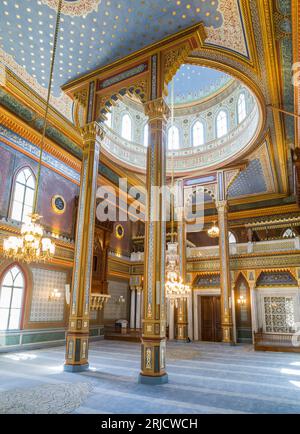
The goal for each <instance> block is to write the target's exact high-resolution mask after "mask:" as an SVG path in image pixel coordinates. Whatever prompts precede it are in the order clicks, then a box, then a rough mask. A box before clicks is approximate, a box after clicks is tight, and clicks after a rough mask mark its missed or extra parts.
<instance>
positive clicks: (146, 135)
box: [144, 124, 149, 147]
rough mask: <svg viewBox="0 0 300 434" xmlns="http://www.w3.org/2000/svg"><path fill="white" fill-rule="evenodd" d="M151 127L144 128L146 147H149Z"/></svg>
mask: <svg viewBox="0 0 300 434" xmlns="http://www.w3.org/2000/svg"><path fill="white" fill-rule="evenodd" d="M148 135H149V125H148V124H146V125H145V126H144V146H146V147H147V146H148Z"/></svg>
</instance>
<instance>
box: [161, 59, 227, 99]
mask: <svg viewBox="0 0 300 434" xmlns="http://www.w3.org/2000/svg"><path fill="white" fill-rule="evenodd" d="M231 79H232V77H230V76H229V75H227V74H225V73H224V72H221V71H218V70H216V69H212V68H206V67H203V66H197V65H182V66H181V67H180V68H179V70H178V71H177V73H176V75H175V77H174V84H173V86H174V103H175V104H182V103H188V102H193V101H197V100H201V99H203V98H206V97H208V96H210V95H212V94H213V93H215V92H216V91H218V90H219V89H221V88H222V87H224V86H225V85H226V84H227V83H228V82H229V81H230V80H231ZM168 91H169V95H168V102H169V103H170V102H171V100H172V97H171V93H172V84H171V83H169V87H168Z"/></svg>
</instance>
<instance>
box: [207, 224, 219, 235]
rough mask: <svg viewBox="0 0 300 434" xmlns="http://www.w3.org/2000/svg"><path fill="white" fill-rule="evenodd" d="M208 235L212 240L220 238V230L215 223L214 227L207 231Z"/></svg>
mask: <svg viewBox="0 0 300 434" xmlns="http://www.w3.org/2000/svg"><path fill="white" fill-rule="evenodd" d="M207 234H208V236H209V237H210V238H218V236H219V235H220V229H219V227H218V226H216V222H214V223H213V225H212V227H211V228H209V229H208V230H207Z"/></svg>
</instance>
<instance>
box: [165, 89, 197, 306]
mask: <svg viewBox="0 0 300 434" xmlns="http://www.w3.org/2000/svg"><path fill="white" fill-rule="evenodd" d="M173 122H174V81H172V86H171V127H172V126H173ZM171 186H172V192H171V204H170V205H171V242H170V243H168V245H167V252H166V278H167V280H166V283H165V290H166V297H167V298H169V299H172V300H175V304H177V299H179V298H182V297H184V296H187V295H188V294H189V293H190V291H191V288H190V287H189V286H188V285H185V284H184V282H183V279H182V277H181V276H180V271H179V268H180V267H179V261H180V258H179V255H178V243H177V242H174V195H173V192H174V156H173V153H172V178H171Z"/></svg>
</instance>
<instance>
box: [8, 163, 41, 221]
mask: <svg viewBox="0 0 300 434" xmlns="http://www.w3.org/2000/svg"><path fill="white" fill-rule="evenodd" d="M35 184H36V179H35V176H34V173H33V171H32V169H31V168H30V167H29V166H26V167H23V168H22V169H21V170H19V171H18V172H17V173H16V176H15V179H14V186H13V194H12V200H11V206H10V210H11V212H10V217H11V218H12V219H13V220H17V221H19V222H24V221H25V219H26V217H27V215H28V214H30V213H32V210H33V201H34V192H35Z"/></svg>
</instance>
